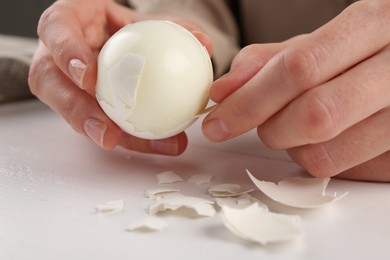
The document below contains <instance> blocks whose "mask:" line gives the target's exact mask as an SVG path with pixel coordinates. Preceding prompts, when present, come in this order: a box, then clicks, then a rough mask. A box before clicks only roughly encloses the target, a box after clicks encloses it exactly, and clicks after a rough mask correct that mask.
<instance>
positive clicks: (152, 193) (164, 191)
mask: <svg viewBox="0 0 390 260" xmlns="http://www.w3.org/2000/svg"><path fill="white" fill-rule="evenodd" d="M180 194H181V193H179V190H178V189H172V188H156V189H150V190H146V191H145V197H147V198H149V199H157V198H159V197H162V198H164V197H166V196H171V195H173V196H176V195H177V196H180Z"/></svg>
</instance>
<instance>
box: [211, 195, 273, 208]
mask: <svg viewBox="0 0 390 260" xmlns="http://www.w3.org/2000/svg"><path fill="white" fill-rule="evenodd" d="M215 201H216V203H217V204H218V206H219V207H221V208H222V206H228V207H230V208H236V209H243V208H246V207H249V206H251V205H252V204H255V203H257V205H258V206H259V207H260V208H262V209H263V210H268V206H267V205H266V204H264V203H263V202H262V201H260V200H258V199H256V198H255V197H253V196H252V195H250V194H243V195H241V196H239V197H222V198H215Z"/></svg>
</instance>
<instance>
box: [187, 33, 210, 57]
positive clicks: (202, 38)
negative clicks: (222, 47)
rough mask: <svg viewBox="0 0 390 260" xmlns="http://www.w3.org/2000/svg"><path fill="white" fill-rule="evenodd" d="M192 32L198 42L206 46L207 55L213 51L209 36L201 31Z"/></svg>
mask: <svg viewBox="0 0 390 260" xmlns="http://www.w3.org/2000/svg"><path fill="white" fill-rule="evenodd" d="M192 34H193V35H194V36H195V37H196V38H197V39H198V40H199V42H200V43H201V44H202V45H203V46H204V47H205V48H206V50H207V52H208V53H209V55H212V53H213V44H212V42H211V39H210V37H209V36H208V35H207V34H205V33H203V32H201V31H192Z"/></svg>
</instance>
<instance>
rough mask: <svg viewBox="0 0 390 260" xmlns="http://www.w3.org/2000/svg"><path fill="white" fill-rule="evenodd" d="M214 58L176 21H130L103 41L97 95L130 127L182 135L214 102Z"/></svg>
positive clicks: (144, 134)
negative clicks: (210, 98)
mask: <svg viewBox="0 0 390 260" xmlns="http://www.w3.org/2000/svg"><path fill="white" fill-rule="evenodd" d="M212 81H213V69H212V64H211V59H210V56H209V54H208V53H207V50H206V49H205V47H204V46H203V45H202V44H201V43H200V42H199V41H198V40H197V39H196V37H195V36H194V35H193V34H192V33H191V32H189V31H188V30H186V29H185V28H183V27H181V26H180V25H177V24H175V23H172V22H168V21H142V22H137V23H133V24H129V25H127V26H125V27H124V28H122V29H121V30H119V31H118V32H117V33H115V34H114V35H113V36H112V37H111V38H110V39H109V40H108V41H107V43H106V44H105V45H104V46H103V48H102V50H101V52H100V54H99V58H98V79H97V85H96V95H97V99H98V102H99V104H100V106H101V107H102V109H103V111H104V112H105V113H106V114H107V115H108V116H109V117H110V118H111V119H112V120H113V121H114V122H115V123H116V124H117V125H118V126H119V127H121V128H122V130H124V131H125V132H127V133H129V134H131V135H134V136H137V137H140V138H145V139H162V138H167V137H170V136H173V135H176V134H178V133H180V132H182V131H183V130H185V129H186V128H187V127H188V126H190V125H191V124H192V123H193V122H194V121H195V118H196V115H197V114H198V113H199V112H200V111H202V110H203V109H204V108H205V106H206V104H207V102H208V92H209V87H210V85H211V83H212Z"/></svg>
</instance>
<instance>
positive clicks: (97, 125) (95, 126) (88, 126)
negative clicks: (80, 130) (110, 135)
mask: <svg viewBox="0 0 390 260" xmlns="http://www.w3.org/2000/svg"><path fill="white" fill-rule="evenodd" d="M106 129H107V126H106V125H105V124H104V123H102V122H101V121H100V120H98V119H94V118H91V119H87V120H86V121H85V122H84V131H85V133H86V134H87V135H88V137H89V138H91V139H92V141H94V142H95V143H96V144H97V145H99V146H100V147H102V148H103V144H104V133H105V132H106Z"/></svg>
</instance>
